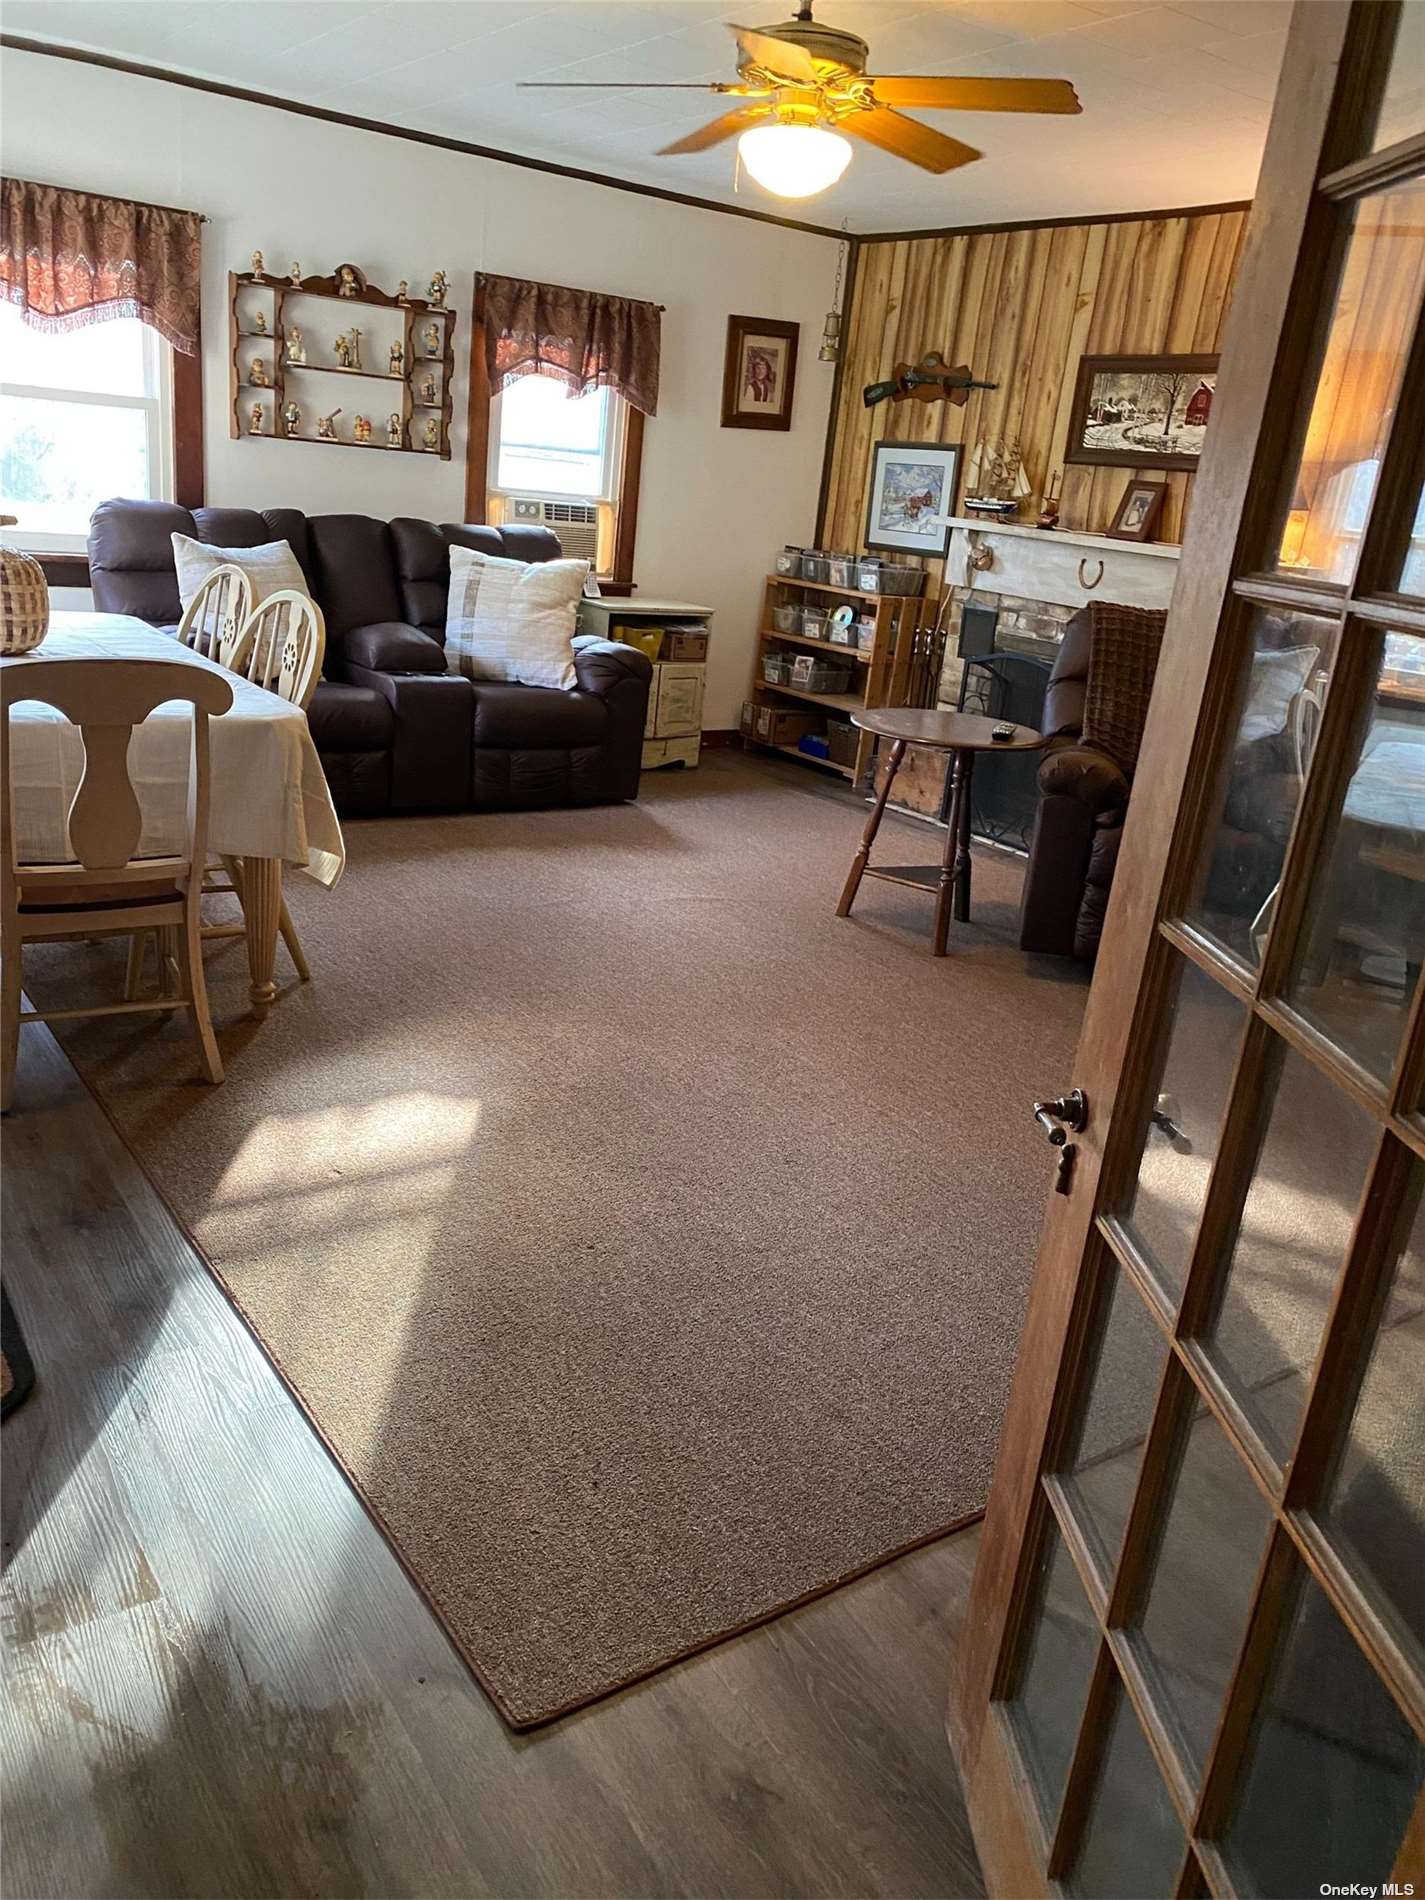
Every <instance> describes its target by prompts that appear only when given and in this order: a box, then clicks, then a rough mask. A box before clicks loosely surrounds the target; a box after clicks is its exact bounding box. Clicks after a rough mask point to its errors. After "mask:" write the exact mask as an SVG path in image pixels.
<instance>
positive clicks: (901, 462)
mask: <svg viewBox="0 0 1425 1900" xmlns="http://www.w3.org/2000/svg"><path fill="white" fill-rule="evenodd" d="M959 477H960V444H959V443H958V442H878V443H877V444H876V446H875V448H874V449H873V451H872V456H871V498H870V501H869V503H868V504H867V508H866V534H865V542H866V546H867V547H868V548H878V549H880V550H882V551H883V552H885V553H888V554H922V555H926V556H927V557H928V558H929V559H930V560H932V561H943V560H944V559H945V556H946V555H947V554H948V553H949V551H950V527H949V524H948V523H947V522H944V521H941V520H939V519H938V518H937V517H939V516H941V515H952V514H954V512H955V485H956V483H957V482H958V480H959Z"/></svg>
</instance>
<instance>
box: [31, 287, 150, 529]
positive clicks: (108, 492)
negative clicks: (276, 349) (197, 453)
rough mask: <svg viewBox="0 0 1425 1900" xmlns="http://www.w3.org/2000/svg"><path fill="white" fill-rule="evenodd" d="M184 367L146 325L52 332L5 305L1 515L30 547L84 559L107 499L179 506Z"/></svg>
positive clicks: (120, 323)
mask: <svg viewBox="0 0 1425 1900" xmlns="http://www.w3.org/2000/svg"><path fill="white" fill-rule="evenodd" d="M172 359H173V352H172V350H171V349H170V348H169V346H168V344H167V343H165V342H164V341H163V339H162V338H161V337H160V336H159V335H158V334H157V332H156V331H154V330H152V329H150V328H149V326H148V325H147V324H145V323H140V322H139V320H138V319H137V318H136V317H126V318H118V319H115V320H113V321H110V322H106V323H95V324H90V325H87V326H85V327H82V328H80V329H76V330H65V331H59V332H54V333H52V332H48V331H43V330H32V329H31V328H30V327H29V325H28V324H27V323H25V322H24V320H23V319H22V317H21V315H20V312H19V311H18V310H17V309H16V308H14V306H12V305H9V304H5V305H0V360H3V362H4V365H5V380H4V381H3V382H0V512H3V513H5V514H12V515H15V516H17V517H18V519H19V527H18V528H16V529H15V530H13V531H12V532H13V533H14V535H15V538H16V540H17V541H18V542H19V544H20V545H21V546H25V547H30V548H34V549H37V550H40V551H44V550H58V551H64V550H82V549H83V547H84V545H85V539H86V536H87V534H88V529H89V517H90V515H91V514H92V513H93V512H94V509H95V508H96V507H97V506H98V504H99V503H100V502H101V501H106V500H108V499H109V497H110V496H112V495H128V496H136V497H139V498H143V499H152V500H171V499H172V496H173V360H172Z"/></svg>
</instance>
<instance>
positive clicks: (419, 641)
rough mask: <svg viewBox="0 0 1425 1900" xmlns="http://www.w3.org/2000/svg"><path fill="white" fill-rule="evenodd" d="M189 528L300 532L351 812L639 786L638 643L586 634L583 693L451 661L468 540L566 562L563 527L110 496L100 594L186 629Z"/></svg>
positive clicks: (645, 672) (338, 794)
mask: <svg viewBox="0 0 1425 1900" xmlns="http://www.w3.org/2000/svg"><path fill="white" fill-rule="evenodd" d="M174 533H178V534H188V535H192V536H193V537H194V538H195V539H196V540H199V541H205V542H207V543H209V545H211V546H214V547H227V548H240V547H256V546H258V545H259V544H260V543H261V542H264V541H279V540H280V541H286V542H287V543H288V545H289V546H290V547H291V549H292V552H293V554H294V555H295V556H296V557H297V560H298V562H299V563H300V565H301V568H302V572H303V573H304V574H305V576H306V578H307V585H308V587H309V588H310V589H311V592H312V596H313V598H314V599H315V600H316V601H317V602H318V604H319V605H320V607H321V609H322V612H323V614H324V616H325V618H326V626H327V648H326V658H325V660H324V662H323V669H322V670H323V677H322V679H321V680H320V681H319V682H318V685H317V690H316V692H315V693H314V694H313V696H312V701H311V704H310V706H309V707H308V709H307V720H308V723H309V725H310V726H311V730H312V737H313V739H314V740H315V741H316V747H317V751H318V753H319V754H320V756H321V760H322V767H323V769H324V771H325V772H326V775H327V782H328V784H329V785H330V787H331V791H332V797H333V800H334V801H335V804H336V808H337V810H338V811H339V812H340V813H341V814H342V816H343V817H368V816H374V815H378V814H380V813H383V812H402V811H431V810H456V811H460V810H467V809H470V808H471V807H473V808H474V809H476V810H521V811H524V810H532V809H536V808H539V807H541V806H558V805H596V804H606V803H611V802H613V801H616V800H619V799H626V798H635V797H637V795H638V775H639V767H640V763H641V759H642V751H643V723H644V715H645V713H646V710H647V705H648V687H649V682H650V680H651V678H652V672H653V669H652V667H651V666H650V664H649V662H648V660H647V659H646V658H645V657H644V655H643V654H642V653H640V652H638V651H637V649H636V648H634V647H629V646H623V645H621V644H619V643H618V642H615V641H612V640H599V639H596V638H592V637H586V636H578V637H576V639H575V641H574V668H575V675H576V684H575V686H574V687H573V688H572V689H571V690H569V691H568V692H564V691H561V690H557V689H554V688H551V687H546V686H514V685H508V684H506V683H504V682H503V681H486V680H469V679H466V678H465V676H464V675H463V674H456V673H448V672H447V671H446V661H445V609H446V597H447V594H448V591H449V585H450V547H451V544H452V543H458V544H460V545H462V546H465V547H472V548H479V549H481V550H483V551H484V552H485V553H488V554H495V555H504V556H507V557H509V558H512V559H515V560H521V561H549V560H554V559H556V558H557V557H558V555H559V552H560V548H559V541H558V538H557V536H555V535H554V534H552V533H551V532H550V531H549V530H548V529H547V528H529V527H509V528H491V527H485V526H480V525H471V524H468V523H461V522H444V523H442V524H440V525H439V526H437V525H436V524H435V523H434V522H430V521H416V520H412V519H402V520H396V521H390V522H387V521H378V520H375V519H373V518H372V517H371V516H369V515H311V516H308V515H304V514H303V513H302V512H301V511H300V510H299V509H296V508H268V509H263V510H261V511H260V512H259V511H258V510H256V509H251V508H198V509H195V510H194V511H193V512H192V513H190V512H189V511H188V509H186V508H179V507H175V506H174V505H172V504H171V503H168V502H158V501H106V502H103V503H101V505H100V506H99V507H98V508H97V509H96V510H95V511H94V517H93V520H92V521H91V522H90V525H89V576H90V585H91V587H92V588H93V592H94V605H95V606H96V607H97V608H99V609H100V610H101V611H103V612H109V613H125V614H135V615H137V617H138V618H139V619H141V620H147V621H149V622H151V623H152V624H153V625H154V626H158V627H165V628H172V627H174V626H176V625H177V623H178V620H179V618H180V615H181V606H180V602H179V598H178V577H177V573H176V571H175V568H174V563H173V544H172V541H171V540H170V538H169V537H170V536H171V535H172V534H174Z"/></svg>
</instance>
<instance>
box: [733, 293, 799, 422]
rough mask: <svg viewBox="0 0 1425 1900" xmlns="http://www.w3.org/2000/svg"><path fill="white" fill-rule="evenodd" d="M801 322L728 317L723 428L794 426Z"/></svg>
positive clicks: (769, 318) (768, 318)
mask: <svg viewBox="0 0 1425 1900" xmlns="http://www.w3.org/2000/svg"><path fill="white" fill-rule="evenodd" d="M800 328H801V326H800V325H799V324H796V323H781V322H778V321H777V320H776V319H775V318H773V317H729V318H728V320H727V355H726V357H725V359H724V361H723V370H722V426H723V428H724V429H790V428H791V426H792V391H793V389H794V388H795V387H796V379H797V333H798V331H799V330H800Z"/></svg>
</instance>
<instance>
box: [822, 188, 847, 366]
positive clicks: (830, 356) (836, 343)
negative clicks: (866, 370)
mask: <svg viewBox="0 0 1425 1900" xmlns="http://www.w3.org/2000/svg"><path fill="white" fill-rule="evenodd" d="M841 228H842V230H843V231H844V230H845V229H846V220H845V218H843V219H842V220H841ZM847 249H848V245H847V243H846V242H845V241H844V240H843V242H842V243H841V245H840V246H839V248H838V250H837V253H836V288H835V289H834V290H833V291H832V293H831V308H830V310H828V311H827V313H826V322H825V323H824V324H823V325H822V331H821V348H820V349H819V350H818V351H817V353H816V354H817V360H818V361H819V362H822V363H836V362H839V361H840V358H841V283H842V279H843V277H844V276H845V274H846V252H847Z"/></svg>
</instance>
